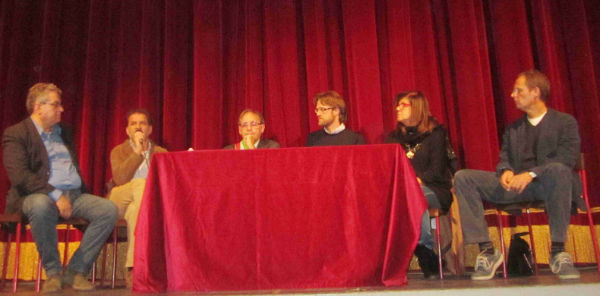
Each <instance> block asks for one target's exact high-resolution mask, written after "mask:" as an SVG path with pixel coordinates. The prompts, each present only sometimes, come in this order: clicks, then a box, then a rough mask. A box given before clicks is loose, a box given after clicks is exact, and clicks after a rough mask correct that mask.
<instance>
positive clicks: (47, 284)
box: [42, 275, 62, 294]
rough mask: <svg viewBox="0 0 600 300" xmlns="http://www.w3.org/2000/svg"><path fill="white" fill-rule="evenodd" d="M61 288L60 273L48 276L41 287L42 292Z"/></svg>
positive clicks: (56, 290) (55, 290) (46, 292)
mask: <svg viewBox="0 0 600 300" xmlns="http://www.w3.org/2000/svg"><path fill="white" fill-rule="evenodd" d="M60 290H62V282H61V280H60V275H53V276H50V277H48V278H47V279H46V281H44V286H43V287H42V293H44V294H48V293H54V292H58V291H60Z"/></svg>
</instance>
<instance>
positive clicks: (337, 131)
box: [323, 123, 346, 134]
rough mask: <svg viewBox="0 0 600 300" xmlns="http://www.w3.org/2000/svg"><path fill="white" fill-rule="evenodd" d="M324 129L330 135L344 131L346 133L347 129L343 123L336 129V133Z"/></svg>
mask: <svg viewBox="0 0 600 300" xmlns="http://www.w3.org/2000/svg"><path fill="white" fill-rule="evenodd" d="M323 129H324V130H325V132H327V133H328V134H338V133H340V132H342V131H344V129H346V125H344V123H342V125H340V126H338V128H336V129H335V130H334V131H332V132H329V131H327V128H325V127H323Z"/></svg>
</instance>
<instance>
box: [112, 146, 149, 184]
mask: <svg viewBox="0 0 600 300" xmlns="http://www.w3.org/2000/svg"><path fill="white" fill-rule="evenodd" d="M126 146H127V145H126ZM143 161H144V157H143V156H142V155H140V154H136V153H135V152H133V150H131V151H126V150H124V149H123V147H122V144H121V145H119V146H117V147H115V148H114V149H113V150H112V151H111V152H110V166H111V169H112V178H113V181H114V182H115V184H116V185H122V184H125V183H127V182H129V181H130V180H131V178H133V175H135V171H136V170H137V169H138V168H139V166H140V164H141V163H142V162H143Z"/></svg>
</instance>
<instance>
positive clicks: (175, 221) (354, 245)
mask: <svg viewBox="0 0 600 300" xmlns="http://www.w3.org/2000/svg"><path fill="white" fill-rule="evenodd" d="M426 207H427V204H426V202H425V199H424V197H423V193H422V192H421V189H420V187H419V185H418V183H417V181H416V177H415V174H414V171H413V169H412V167H411V166H410V162H409V161H408V160H407V158H406V156H405V154H404V151H403V150H402V148H401V147H400V146H399V145H394V144H388V145H362V146H338V147H314V148H282V149H258V150H252V151H235V150H201V151H186V152H171V153H157V154H154V156H153V158H152V163H151V166H150V171H149V174H148V178H147V182H146V189H145V192H144V197H143V200H142V205H141V208H140V213H139V217H138V223H137V229H136V249H135V268H134V271H133V272H134V273H133V277H134V280H133V290H134V291H137V292H150V293H154V292H164V291H203V292H211V291H236V290H238V291H239V290H270V289H304V288H311V289H314V288H332V287H338V288H339V287H358V286H400V285H403V284H405V283H406V272H407V270H408V265H409V263H410V259H411V256H412V250H413V249H414V247H415V245H416V243H417V240H418V238H419V232H420V224H421V216H422V214H423V213H424V211H425V209H426Z"/></svg>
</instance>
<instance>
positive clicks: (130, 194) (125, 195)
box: [108, 178, 146, 268]
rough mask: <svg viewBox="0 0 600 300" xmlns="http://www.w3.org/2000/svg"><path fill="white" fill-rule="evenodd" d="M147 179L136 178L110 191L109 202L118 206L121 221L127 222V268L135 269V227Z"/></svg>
mask: <svg viewBox="0 0 600 300" xmlns="http://www.w3.org/2000/svg"><path fill="white" fill-rule="evenodd" d="M145 185H146V179H144V178H136V179H133V180H132V181H130V182H128V183H126V184H124V185H120V186H117V187H114V188H113V189H112V190H111V191H110V195H109V198H108V199H109V200H110V201H112V202H114V203H115V204H116V205H117V208H118V210H119V219H125V221H126V222H127V241H128V244H127V259H126V261H125V267H128V268H129V267H133V253H134V247H135V225H136V224H137V217H138V212H139V211H140V204H141V202H142V196H143V195H144V186H145Z"/></svg>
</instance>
